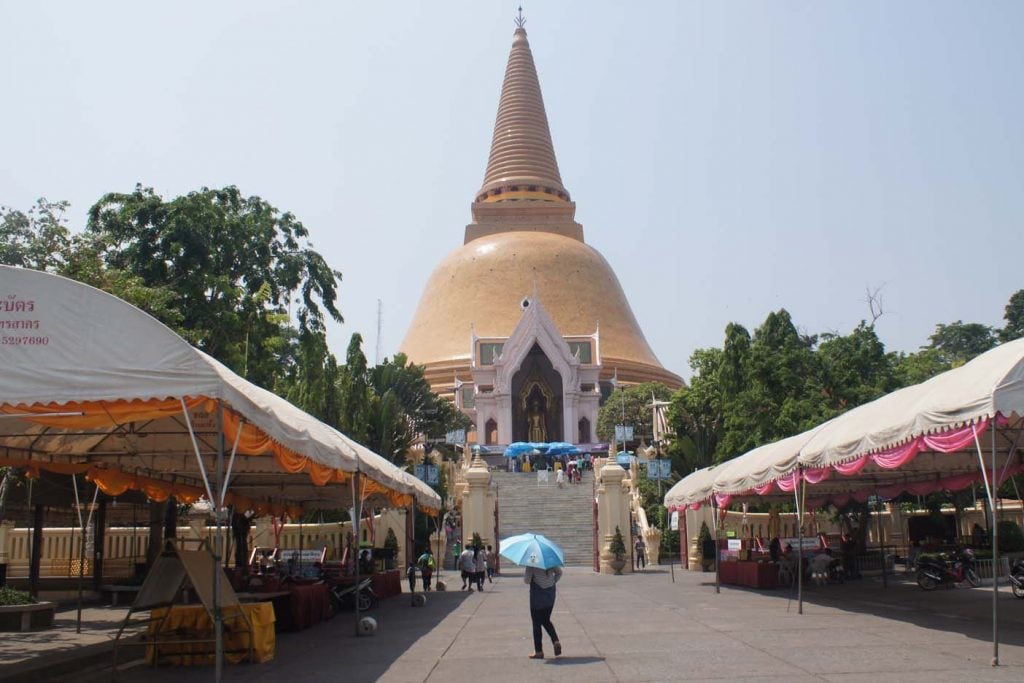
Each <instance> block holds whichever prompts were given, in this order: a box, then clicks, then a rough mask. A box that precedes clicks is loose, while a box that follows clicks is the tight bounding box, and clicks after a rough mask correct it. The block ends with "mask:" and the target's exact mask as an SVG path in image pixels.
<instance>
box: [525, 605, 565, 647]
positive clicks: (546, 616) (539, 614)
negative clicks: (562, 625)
mask: <svg viewBox="0 0 1024 683" xmlns="http://www.w3.org/2000/svg"><path fill="white" fill-rule="evenodd" d="M553 609H554V606H552V607H545V608H544V609H531V610H530V618H531V619H532V620H533V651H534V652H542V651H543V649H544V643H543V642H542V641H541V633H540V628H541V626H543V627H544V630H545V631H547V632H548V635H549V636H551V642H552V643H554V642H555V641H557V640H558V634H557V633H555V625H554V624H552V623H551V610H553Z"/></svg>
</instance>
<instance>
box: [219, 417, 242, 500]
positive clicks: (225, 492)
mask: <svg viewBox="0 0 1024 683" xmlns="http://www.w3.org/2000/svg"><path fill="white" fill-rule="evenodd" d="M243 424H244V423H243V422H239V423H238V431H237V432H236V433H235V443H233V444H232V445H231V458H230V459H229V460H228V471H227V472H225V473H224V485H223V486H221V487H220V499H221V502H223V501H224V499H225V498H226V497H227V495H228V482H230V481H231V470H232V469H233V468H234V467H235V455H236V454H237V453H238V441H239V439H241V438H242V426H243ZM221 434H222V435H223V432H221Z"/></svg>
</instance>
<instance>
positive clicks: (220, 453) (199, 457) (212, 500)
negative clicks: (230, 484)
mask: <svg viewBox="0 0 1024 683" xmlns="http://www.w3.org/2000/svg"><path fill="white" fill-rule="evenodd" d="M217 405H218V406H220V401H219V400H218V402H217ZM220 410H221V409H220V408H219V407H218V409H217V415H218V416H219V415H221V412H220ZM181 412H182V414H183V415H184V416H185V425H186V426H187V427H188V435H189V437H190V438H191V439H192V448H193V449H194V450H195V452H196V462H197V463H199V473H200V474H201V475H203V485H205V486H206V498H207V499H208V500H209V501H210V505H213V506H216V505H217V499H216V498H214V497H213V489H211V488H210V478H209V477H208V476H206V465H204V464H203V455H202V453H200V451H199V442H198V441H196V431H195V429H193V428H192V416H190V415H189V414H188V406H186V405H185V399H184V397H182V399H181ZM220 424H221V426H222V427H223V423H220ZM217 443H218V444H220V445H221V448H220V449H219V451H218V454H217V457H218V458H220V459H221V460H220V461H222V460H223V457H224V453H223V450H224V449H223V443H224V431H223V429H221V430H220V436H219V437H218V439H217ZM220 461H219V462H220ZM217 471H218V472H219V471H220V467H219V466H218V468H217ZM214 512H216V510H215V511H214ZM218 519H219V517H218Z"/></svg>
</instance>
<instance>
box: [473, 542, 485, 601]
mask: <svg viewBox="0 0 1024 683" xmlns="http://www.w3.org/2000/svg"><path fill="white" fill-rule="evenodd" d="M486 557H487V556H486V555H485V554H484V551H483V548H481V547H480V546H478V545H475V546H473V579H472V583H475V584H476V589H477V591H478V592H480V593H483V592H484V574H486V573H487V561H486Z"/></svg>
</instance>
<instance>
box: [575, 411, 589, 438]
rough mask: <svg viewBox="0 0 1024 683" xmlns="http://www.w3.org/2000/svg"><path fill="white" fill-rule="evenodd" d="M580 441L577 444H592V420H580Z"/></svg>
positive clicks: (583, 418)
mask: <svg viewBox="0 0 1024 683" xmlns="http://www.w3.org/2000/svg"><path fill="white" fill-rule="evenodd" d="M578 426H579V436H578V437H577V438H578V439H579V440H578V441H577V442H576V443H590V420H588V419H587V418H585V417H582V418H580V422H579V425H578Z"/></svg>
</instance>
